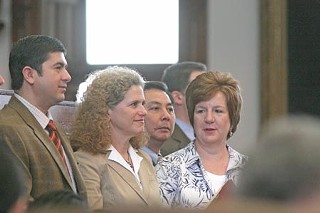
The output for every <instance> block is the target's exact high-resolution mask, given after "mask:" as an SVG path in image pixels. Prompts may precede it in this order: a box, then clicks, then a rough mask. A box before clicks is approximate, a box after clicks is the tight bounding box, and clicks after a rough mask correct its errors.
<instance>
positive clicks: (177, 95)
mask: <svg viewBox="0 0 320 213" xmlns="http://www.w3.org/2000/svg"><path fill="white" fill-rule="evenodd" d="M171 95H172V98H173V100H174V104H177V105H182V104H183V98H184V95H183V94H182V93H181V92H179V91H173V92H172V93H171Z"/></svg>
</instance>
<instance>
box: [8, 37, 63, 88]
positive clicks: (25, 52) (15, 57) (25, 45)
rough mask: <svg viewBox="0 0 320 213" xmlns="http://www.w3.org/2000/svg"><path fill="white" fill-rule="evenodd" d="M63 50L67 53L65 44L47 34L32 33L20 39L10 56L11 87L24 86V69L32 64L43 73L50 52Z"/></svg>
mask: <svg viewBox="0 0 320 213" xmlns="http://www.w3.org/2000/svg"><path fill="white" fill-rule="evenodd" d="M53 52H62V53H64V54H65V55H66V53H67V51H66V49H65V47H64V45H63V44H62V43H61V41H59V40H58V39H56V38H52V37H50V36H45V35H31V36H27V37H24V38H21V39H19V40H18V41H17V42H16V43H15V44H14V45H13V47H12V49H11V52H10V56H9V70H10V75H11V87H12V89H13V90H18V89H20V88H21V87H22V83H23V75H22V69H23V68H24V67H25V66H30V67H32V68H33V69H35V70H37V72H38V73H39V75H41V74H42V64H43V62H45V61H46V60H47V59H48V55H49V53H53Z"/></svg>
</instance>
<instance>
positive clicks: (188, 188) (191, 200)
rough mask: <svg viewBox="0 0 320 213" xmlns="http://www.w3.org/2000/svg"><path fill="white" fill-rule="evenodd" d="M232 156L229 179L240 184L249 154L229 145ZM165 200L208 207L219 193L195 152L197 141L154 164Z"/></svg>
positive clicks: (227, 174)
mask: <svg viewBox="0 0 320 213" xmlns="http://www.w3.org/2000/svg"><path fill="white" fill-rule="evenodd" d="M227 148H228V151H229V155H230V160H229V164H228V167H227V173H226V179H227V180H232V181H233V183H234V184H235V185H237V177H238V176H239V173H240V171H241V169H242V168H243V166H244V165H245V162H246V161H247V156H245V155H242V154H240V153H238V152H237V151H235V150H234V149H232V148H231V147H230V146H228V145H227ZM155 169H156V173H157V178H158V181H159V184H160V193H161V197H162V202H163V203H164V204H165V205H167V206H171V207H179V208H206V207H207V205H208V204H209V203H210V202H211V200H213V199H214V198H215V196H216V192H215V190H214V189H210V187H209V184H208V183H209V178H208V176H207V173H206V171H205V169H204V167H203V165H202V164H201V161H200V157H199V155H198V153H197V152H196V149H195V145H194V142H191V143H190V144H189V145H188V146H186V147H185V148H183V149H181V150H178V151H176V152H174V153H172V154H170V155H168V156H166V157H164V158H162V160H160V161H159V162H158V164H157V165H156V167H155Z"/></svg>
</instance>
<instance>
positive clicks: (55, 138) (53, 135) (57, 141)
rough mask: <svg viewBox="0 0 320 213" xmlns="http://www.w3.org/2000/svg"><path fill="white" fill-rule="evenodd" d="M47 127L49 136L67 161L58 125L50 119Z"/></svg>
mask: <svg viewBox="0 0 320 213" xmlns="http://www.w3.org/2000/svg"><path fill="white" fill-rule="evenodd" d="M46 129H47V130H48V132H49V138H50V140H51V141H52V142H53V144H54V145H55V147H56V148H57V150H58V152H59V153H60V155H61V157H62V159H63V161H64V162H65V163H66V159H65V156H64V153H63V149H62V144H61V140H60V138H59V135H58V133H57V127H56V125H55V124H54V123H53V121H52V120H50V121H49V123H48V126H47V127H46Z"/></svg>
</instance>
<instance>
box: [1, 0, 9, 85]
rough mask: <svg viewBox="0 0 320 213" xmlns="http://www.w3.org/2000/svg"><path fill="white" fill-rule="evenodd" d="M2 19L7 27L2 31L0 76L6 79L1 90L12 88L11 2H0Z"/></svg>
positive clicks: (4, 0)
mask: <svg viewBox="0 0 320 213" xmlns="http://www.w3.org/2000/svg"><path fill="white" fill-rule="evenodd" d="M0 4H1V6H0V9H1V11H0V19H1V20H2V21H4V23H5V26H4V28H3V29H2V30H1V31H0V75H2V76H3V77H4V79H5V84H4V85H2V86H0V88H1V89H9V88H10V87H11V86H10V74H9V67H8V62H9V50H10V44H11V34H10V33H11V23H10V17H11V15H10V11H11V9H10V8H11V7H10V6H11V1H10V0H2V1H0Z"/></svg>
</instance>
